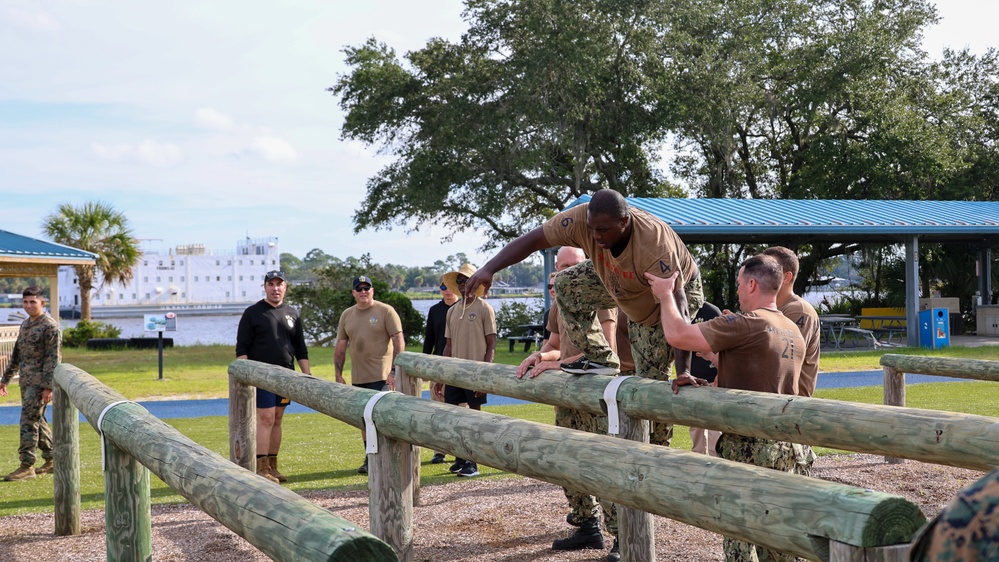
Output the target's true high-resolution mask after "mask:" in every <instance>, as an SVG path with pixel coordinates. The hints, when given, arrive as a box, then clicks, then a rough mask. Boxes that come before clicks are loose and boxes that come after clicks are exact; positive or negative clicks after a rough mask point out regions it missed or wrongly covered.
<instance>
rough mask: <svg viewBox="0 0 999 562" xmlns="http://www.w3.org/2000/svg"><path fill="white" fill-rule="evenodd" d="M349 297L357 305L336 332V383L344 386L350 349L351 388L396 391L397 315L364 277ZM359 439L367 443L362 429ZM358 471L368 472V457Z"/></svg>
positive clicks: (400, 344) (402, 344) (401, 342)
mask: <svg viewBox="0 0 999 562" xmlns="http://www.w3.org/2000/svg"><path fill="white" fill-rule="evenodd" d="M351 295H353V297H354V301H355V302H356V303H357V304H355V305H354V306H352V307H350V308H348V309H347V310H344V311H343V313H342V314H340V322H339V324H337V329H336V348H335V349H334V350H333V369H334V374H335V376H336V382H338V383H340V384H346V383H347V381H346V380H345V379H344V378H343V367H344V364H345V363H346V362H347V348H348V346H349V347H350V364H351V366H350V382H351V384H352V385H353V386H357V387H360V388H367V389H369V390H378V391H382V390H395V371H394V370H393V369H392V362H393V361H395V358H396V356H397V355H399V354H400V353H402V352H403V350H405V349H406V339H405V338H404V337H403V334H402V321H401V320H399V314H398V313H396V311H395V309H394V308H392V307H391V306H389V305H387V304H385V303H383V302H378V301H376V300H375V289H374V286H373V285H372V283H371V278H370V277H368V276H367V275H361V276H360V277H357V278H356V279H354V284H353V290H352V291H351ZM361 342H363V343H361ZM361 439H362V440H364V441H365V442H366V441H367V435H365V432H364V430H363V429H362V430H361ZM357 472H358V473H360V474H367V473H368V457H367V456H365V457H364V464H362V465H361V467H360V468H358V469H357Z"/></svg>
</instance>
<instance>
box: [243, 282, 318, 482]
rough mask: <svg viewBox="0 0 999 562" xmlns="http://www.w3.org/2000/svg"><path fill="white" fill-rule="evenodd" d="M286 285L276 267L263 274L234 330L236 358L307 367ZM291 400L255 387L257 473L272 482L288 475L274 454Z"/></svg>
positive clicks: (305, 349) (302, 334) (306, 370)
mask: <svg viewBox="0 0 999 562" xmlns="http://www.w3.org/2000/svg"><path fill="white" fill-rule="evenodd" d="M287 288H288V285H287V284H286V283H285V280H284V274H283V273H281V272H280V271H269V272H267V274H266V275H265V276H264V292H265V297H264V299H263V300H261V301H259V302H257V303H255V304H253V305H251V306H249V307H248V308H247V309H246V310H245V311H243V316H242V317H240V319H239V328H238V329H237V331H236V358H237V359H250V360H251V361H260V362H261V363H269V364H271V365H277V366H279V367H284V368H286V369H294V368H295V360H296V359H297V360H298V366H299V367H300V368H301V369H302V373H304V374H306V375H308V374H311V371H310V370H309V349H308V347H306V345H305V332H304V331H303V330H302V320H301V319H300V318H299V317H298V311H297V310H295V309H294V308H293V307H292V306H290V305H288V304H287V303H285V302H284V294H285V291H286V290H287ZM290 403H291V400H289V399H287V398H285V397H283V396H278V395H276V394H274V393H272V392H268V391H266V390H264V389H262V388H258V389H257V474H259V475H260V476H262V477H264V478H266V479H267V480H270V481H272V482H284V481H286V480H287V479H288V478H287V477H286V476H285V475H283V474H281V473H280V472H278V468H277V455H278V449H280V447H281V421H282V419H283V418H284V409H285V408H286V407H287V406H288V404H290Z"/></svg>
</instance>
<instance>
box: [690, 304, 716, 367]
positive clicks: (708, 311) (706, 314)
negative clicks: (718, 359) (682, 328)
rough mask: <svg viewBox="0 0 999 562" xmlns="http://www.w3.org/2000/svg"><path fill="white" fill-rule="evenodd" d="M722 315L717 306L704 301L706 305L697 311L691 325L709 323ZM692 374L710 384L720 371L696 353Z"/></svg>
mask: <svg viewBox="0 0 999 562" xmlns="http://www.w3.org/2000/svg"><path fill="white" fill-rule="evenodd" d="M721 315H722V313H721V310H720V309H719V308H718V307H717V306H715V305H713V304H711V303H709V302H708V301H704V304H703V305H701V309H700V310H698V311H697V315H696V316H694V318H693V319H691V321H690V323H691V324H698V323H701V322H707V321H708V320H711V319H712V318H717V317H718V316H721ZM690 374H691V375H694V376H695V377H699V378H702V379H705V380H707V381H708V382H714V381H715V377H717V376H718V369H717V368H716V367H715V366H714V365H712V364H711V362H710V361H708V360H706V359H703V358H701V357H698V356H697V354H696V353H695V354H692V356H691V358H690Z"/></svg>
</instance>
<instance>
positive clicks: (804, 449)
mask: <svg viewBox="0 0 999 562" xmlns="http://www.w3.org/2000/svg"><path fill="white" fill-rule="evenodd" d="M791 447H793V448H794V473H795V474H800V475H802V476H811V475H812V463H814V462H815V459H817V458H819V457H818V455H816V454H815V451H813V450H812V446H811V445H799V444H798V443H794V444H792V445H791Z"/></svg>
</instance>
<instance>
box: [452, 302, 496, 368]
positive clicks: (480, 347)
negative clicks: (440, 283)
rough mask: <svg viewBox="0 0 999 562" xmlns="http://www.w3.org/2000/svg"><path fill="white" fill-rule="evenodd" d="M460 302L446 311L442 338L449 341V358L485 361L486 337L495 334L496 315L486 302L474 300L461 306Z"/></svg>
mask: <svg viewBox="0 0 999 562" xmlns="http://www.w3.org/2000/svg"><path fill="white" fill-rule="evenodd" d="M463 304H464V303H462V302H461V301H460V300H459V301H458V302H457V303H455V305H454V306H452V307H451V308H450V309H448V311H447V323H446V324H444V337H445V338H448V339H450V340H451V357H456V358H458V359H471V360H472V361H485V360H486V336H489V335H493V334H495V333H496V314H495V313H494V312H493V307H492V306H490V305H489V303H487V302H486V301H484V300H482V299H480V298H476V299H475V300H474V301H473V302H472V304H469V305H467V306H463Z"/></svg>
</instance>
